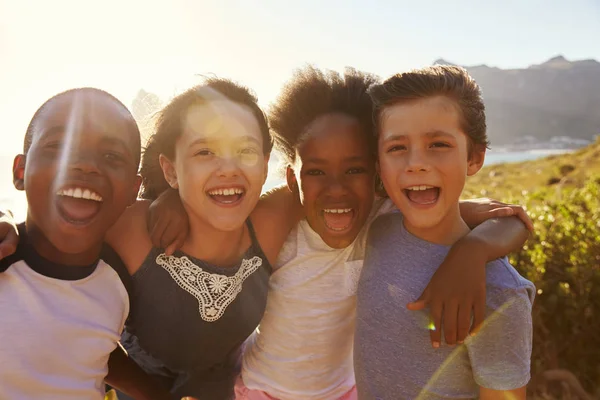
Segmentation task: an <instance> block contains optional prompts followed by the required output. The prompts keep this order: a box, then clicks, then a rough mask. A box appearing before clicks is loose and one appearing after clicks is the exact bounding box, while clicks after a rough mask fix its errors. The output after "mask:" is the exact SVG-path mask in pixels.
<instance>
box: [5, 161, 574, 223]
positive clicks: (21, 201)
mask: <svg viewBox="0 0 600 400" xmlns="http://www.w3.org/2000/svg"><path fill="white" fill-rule="evenodd" d="M562 152H565V151H564V150H533V151H521V152H492V151H491V152H488V153H487V155H486V161H485V165H492V164H497V163H502V162H519V161H526V160H533V159H536V158H541V157H545V156H548V155H551V154H557V153H562ZM13 158H14V156H13V155H7V154H2V153H0V209H10V210H12V211H13V213H14V214H15V217H16V218H17V219H18V220H23V219H24V218H25V215H26V211H27V206H26V198H25V194H24V192H19V191H18V190H16V189H15V188H14V186H13V183H12V163H13ZM278 164H279V162H278V160H277V158H276V157H273V160H272V161H271V163H270V164H269V176H268V178H267V182H266V183H265V186H264V187H263V190H264V191H266V190H269V189H271V188H273V187H275V186H278V185H280V184H282V183H283V182H284V179H283V177H282V176H281V175H280V174H279V172H278V167H279V165H278Z"/></svg>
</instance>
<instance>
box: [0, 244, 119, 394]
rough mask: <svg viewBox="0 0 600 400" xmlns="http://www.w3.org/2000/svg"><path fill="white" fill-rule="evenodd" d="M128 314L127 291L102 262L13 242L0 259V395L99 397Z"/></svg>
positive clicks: (111, 269) (115, 273)
mask: <svg viewBox="0 0 600 400" xmlns="http://www.w3.org/2000/svg"><path fill="white" fill-rule="evenodd" d="M24 240H25V238H24V236H23V233H21V242H24ZM128 314H129V296H128V294H127V290H126V288H125V286H124V284H123V282H122V280H121V278H120V277H119V274H118V273H117V272H116V271H115V269H113V267H111V266H109V265H108V264H107V263H106V262H105V261H103V260H99V261H98V263H97V264H95V265H90V266H87V267H68V266H64V265H57V264H51V263H49V262H48V261H46V260H44V259H42V258H41V257H40V256H39V255H37V254H36V253H35V252H33V251H32V248H31V247H29V248H27V247H26V246H21V244H20V245H19V249H17V252H16V253H15V254H14V255H12V256H10V257H8V258H7V259H4V260H2V261H0V316H1V317H0V318H1V322H0V360H1V361H0V399H11V400H25V399H27V400H30V399H56V400H59V399H60V400H69V399H72V400H81V399H98V400H102V399H103V398H104V378H105V377H106V374H107V372H108V366H107V362H108V357H109V355H110V353H111V352H112V351H113V350H114V349H115V348H116V346H117V341H118V340H119V338H120V335H121V332H122V330H123V325H124V324H125V320H126V318H127V316H128Z"/></svg>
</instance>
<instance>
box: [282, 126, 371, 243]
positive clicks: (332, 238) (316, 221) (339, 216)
mask: <svg viewBox="0 0 600 400" xmlns="http://www.w3.org/2000/svg"><path fill="white" fill-rule="evenodd" d="M374 176H375V167H374V160H373V156H372V155H371V152H370V151H369V143H368V140H367V137H366V135H365V134H364V133H363V132H362V129H361V127H360V125H359V123H358V122H357V121H356V120H355V119H354V118H351V117H348V116H345V115H340V114H329V115H325V116H323V117H320V118H318V119H317V120H316V121H315V122H313V124H311V125H310V126H309V128H308V130H307V132H306V139H305V140H304V141H303V142H302V143H301V144H300V145H299V146H298V149H297V152H296V165H295V166H294V170H291V169H288V173H287V178H288V186H289V187H290V188H291V189H292V190H293V191H295V192H298V191H299V195H300V200H301V202H302V205H303V206H304V209H305V211H306V218H307V220H308V223H309V224H310V226H311V228H312V229H313V230H314V231H315V232H317V233H318V234H319V236H321V238H322V239H323V240H324V241H325V243H327V245H329V246H330V247H333V248H344V247H347V246H349V245H350V244H351V243H352V242H353V241H354V239H355V238H356V236H357V235H358V233H359V232H360V230H361V228H362V227H363V225H364V224H365V221H366V220H367V217H368V216H369V213H370V212H371V207H372V205H373V199H374Z"/></svg>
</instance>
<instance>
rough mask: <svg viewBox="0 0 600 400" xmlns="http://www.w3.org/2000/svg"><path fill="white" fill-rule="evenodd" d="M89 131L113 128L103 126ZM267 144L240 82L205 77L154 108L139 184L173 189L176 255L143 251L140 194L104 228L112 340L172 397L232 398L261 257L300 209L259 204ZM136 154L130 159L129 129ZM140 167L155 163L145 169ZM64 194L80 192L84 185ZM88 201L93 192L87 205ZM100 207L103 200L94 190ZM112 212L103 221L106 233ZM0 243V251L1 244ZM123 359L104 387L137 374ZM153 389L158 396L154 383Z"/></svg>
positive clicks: (258, 298)
mask: <svg viewBox="0 0 600 400" xmlns="http://www.w3.org/2000/svg"><path fill="white" fill-rule="evenodd" d="M64 114H65V118H66V117H68V116H69V115H70V114H69V113H68V112H65V113H64ZM94 122H97V121H94ZM65 124H66V122H65ZM65 124H63V125H65ZM97 129H98V130H100V131H101V130H102V129H109V130H113V131H114V127H112V126H109V125H100V126H99V127H98V128H97ZM107 141H108V140H107ZM102 143H103V142H102ZM102 143H101V144H102ZM109 143H112V142H109ZM271 147H272V138H271V135H270V132H269V129H268V126H267V122H266V117H265V115H264V114H263V112H262V110H261V109H260V108H259V107H258V105H257V100H256V98H255V97H254V96H253V95H252V94H251V93H250V92H249V90H248V89H246V88H245V87H242V86H240V85H238V84H236V83H234V82H231V81H228V80H224V79H209V80H207V81H206V83H205V84H203V85H200V86H198V87H194V88H192V89H190V90H188V91H186V92H184V93H182V94H181V95H179V96H177V97H175V98H174V99H173V100H172V101H171V102H170V103H169V104H168V105H167V106H166V107H165V108H164V109H163V110H162V111H161V112H160V114H159V119H158V124H157V130H156V132H155V133H154V134H153V135H152V137H151V138H150V140H149V144H148V149H147V151H146V153H145V154H144V163H143V164H144V166H143V168H142V173H143V174H145V176H144V184H145V185H147V189H149V188H151V187H158V186H160V185H162V183H163V182H165V179H166V181H167V182H168V184H169V185H170V186H172V187H173V188H176V189H177V191H178V193H180V194H181V198H182V199H183V202H184V210H185V211H184V213H185V215H186V218H188V219H189V223H190V231H191V234H190V235H189V236H187V237H186V238H185V241H184V243H183V247H182V249H181V251H178V252H176V253H175V254H165V251H163V249H162V248H160V247H153V246H152V243H151V241H150V235H149V233H148V231H147V229H146V226H147V209H148V202H146V201H142V200H140V201H137V202H136V204H134V205H132V206H130V207H128V209H127V210H126V211H125V212H124V213H123V215H121V217H120V218H119V220H118V221H117V222H116V223H114V225H113V226H112V228H111V229H110V230H109V231H108V233H107V235H106V240H107V242H108V243H109V244H110V245H111V246H112V247H113V248H114V249H115V250H116V252H117V253H118V255H119V256H120V257H121V258H122V259H123V261H124V263H125V267H126V272H127V273H129V274H130V275H132V277H133V288H132V299H133V301H132V305H133V307H132V309H131V316H130V318H129V320H128V322H127V329H126V331H125V333H124V334H123V345H124V346H125V347H126V349H127V351H128V352H129V355H130V356H131V358H133V359H134V360H135V361H136V362H137V363H138V364H139V365H140V366H141V367H142V368H143V369H144V370H145V371H146V372H147V373H149V374H150V375H152V376H153V377H154V378H155V380H156V381H158V382H160V383H161V390H164V389H163V388H167V389H168V390H169V391H171V393H172V394H173V396H174V398H180V397H182V396H190V395H191V396H195V397H199V398H210V399H213V400H217V399H229V398H231V397H232V396H233V387H234V382H235V378H236V377H237V375H238V374H239V356H240V352H241V348H242V345H243V343H244V341H245V339H246V338H247V337H248V335H250V334H251V333H252V332H253V331H254V330H255V329H256V326H257V325H258V322H259V321H260V319H261V318H262V315H263V311H264V306H265V302H266V292H267V290H266V289H267V280H268V277H269V275H270V272H271V264H272V263H274V261H275V257H276V255H277V253H278V252H279V249H280V248H281V245H282V244H283V242H284V240H285V237H286V236H287V234H288V233H289V231H290V230H291V228H292V225H293V224H295V223H296V222H297V221H298V220H299V213H298V212H297V211H299V210H300V209H301V208H300V206H299V205H298V204H297V201H296V200H295V199H294V197H293V196H292V195H291V193H289V191H287V190H279V191H275V192H274V193H271V195H270V196H268V197H266V198H264V199H261V200H260V201H259V195H260V193H261V189H262V185H263V183H264V181H265V179H266V176H267V165H268V160H269V155H270V151H271ZM101 149H103V148H101ZM90 151H91V150H90ZM90 151H88V152H87V153H89V152H90ZM87 153H86V155H87V156H89V154H87ZM103 154H104V153H103ZM128 154H129V153H128ZM132 154H133V153H132ZM135 154H137V157H138V158H137V159H136V162H137V161H139V137H138V142H137V152H136V153H135ZM106 158H107V159H108V160H110V161H112V160H113V159H114V160H115V161H114V162H115V163H116V165H117V166H120V165H123V164H125V162H126V161H127V160H126V159H123V157H120V156H119V154H112V153H108V154H106ZM148 158H152V162H150V161H149V160H148ZM148 164H152V165H156V164H159V165H160V168H154V169H152V168H150V169H148V168H146V166H148ZM82 165H83V164H82ZM136 166H137V164H136ZM87 169H89V168H88V167H86V171H87ZM134 170H135V168H134ZM158 171H160V176H157V174H156V172H158ZM91 172H94V174H93V175H92V174H91V173H90V176H92V177H95V176H96V175H97V174H96V173H95V171H94V170H92V171H91ZM109 172H110V171H109ZM86 176H87V175H86ZM138 185H139V183H138ZM107 190H108V189H107ZM286 192H287V193H286ZM118 193H126V192H124V191H123V190H121V191H119V192H118ZM67 195H71V196H87V197H90V196H91V192H90V193H87V192H86V191H83V192H82V193H78V192H77V191H74V192H67ZM98 199H99V197H98V195H96V194H95V195H94V196H93V198H92V199H91V201H97V200H98ZM178 199H179V198H178ZM133 200H135V196H133V199H132V200H131V201H132V202H133ZM178 201H179V200H178ZM105 203H106V204H107V207H108V206H111V204H110V203H108V202H107V198H105V197H104V196H103V198H102V203H101V204H105ZM257 203H258V204H257ZM84 205H85V206H86V207H88V208H89V210H87V209H84V210H83V211H82V210H79V211H71V214H72V213H75V212H77V213H78V214H76V216H80V214H83V213H84V212H85V210H87V211H90V212H91V211H92V210H94V209H93V208H90V207H92V206H93V204H92V206H90V205H89V204H87V203H85V204H84ZM77 206H78V207H80V208H81V207H82V206H81V205H80V204H79V203H77ZM113 207H114V205H113ZM123 208H124V207H123ZM102 209H104V208H102ZM121 211H122V210H121ZM71 214H69V215H71ZM69 218H71V219H73V217H72V216H69ZM115 219H116V218H113V219H107V220H105V221H104V222H105V223H106V228H107V229H108V226H110V225H112V224H113V222H114V221H115ZM7 221H10V218H8V217H7V218H6V219H5V220H4V221H1V220H0V225H1V226H2V230H0V232H1V231H4V233H5V234H6V233H8V235H7V236H6V238H8V240H14V237H11V235H10V234H12V230H11V229H10V228H12V226H10V224H9V223H8V222H7ZM94 221H97V220H94ZM7 225H8V229H7ZM6 238H5V239H6ZM16 241H18V238H17V240H16ZM4 242H6V240H3V243H2V244H3V252H4V253H3V255H6V253H8V252H10V251H9V246H8V245H7V244H6V243H4ZM128 361H129V360H128V359H126V358H124V357H115V358H114V362H113V363H112V365H111V369H110V371H109V372H110V374H109V378H110V379H109V383H111V384H113V385H115V384H116V386H117V387H123V386H125V388H126V389H135V386H134V387H133V388H132V386H133V384H135V383H136V382H138V381H140V379H141V377H140V375H141V374H139V371H138V370H135V369H132V368H128V366H130V365H129V364H131V363H129V364H127V362H128ZM113 372H114V373H113ZM142 376H143V375H142ZM133 393H134V394H136V393H137V392H135V391H133ZM154 394H155V396H154V397H152V398H157V399H158V398H161V397H160V396H161V391H160V390H157V391H155V392H154Z"/></svg>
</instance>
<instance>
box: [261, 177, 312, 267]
mask: <svg viewBox="0 0 600 400" xmlns="http://www.w3.org/2000/svg"><path fill="white" fill-rule="evenodd" d="M303 216H304V210H303V208H302V204H301V203H300V199H299V198H298V195H297V194H296V193H293V192H292V191H290V190H289V189H288V187H287V186H280V187H278V188H275V189H273V190H271V191H269V192H268V193H266V194H264V195H263V196H262V197H261V199H260V200H259V202H258V204H257V205H256V207H255V209H254V211H253V212H252V214H251V215H250V217H251V220H252V224H253V225H254V229H255V230H256V236H257V239H258V241H259V242H260V246H261V247H262V249H263V251H264V252H265V255H266V256H267V258H268V259H269V262H270V263H271V264H274V263H275V260H276V259H277V255H278V254H279V251H280V250H281V247H282V246H283V243H284V242H285V239H286V238H287V236H288V234H289V233H290V231H291V230H292V229H293V228H294V226H296V224H298V222H299V221H300V220H301V219H302V217H303Z"/></svg>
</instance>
